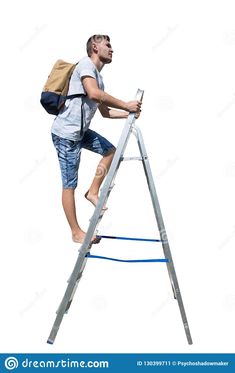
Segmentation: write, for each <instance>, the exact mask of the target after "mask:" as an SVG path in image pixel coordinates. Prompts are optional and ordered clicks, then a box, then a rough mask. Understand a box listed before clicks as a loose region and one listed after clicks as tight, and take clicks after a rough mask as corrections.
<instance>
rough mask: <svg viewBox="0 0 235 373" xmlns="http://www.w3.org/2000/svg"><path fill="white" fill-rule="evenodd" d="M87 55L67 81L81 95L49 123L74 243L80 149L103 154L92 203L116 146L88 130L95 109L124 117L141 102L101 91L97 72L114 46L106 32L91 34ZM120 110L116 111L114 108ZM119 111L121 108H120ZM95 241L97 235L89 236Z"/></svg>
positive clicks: (78, 238) (77, 238)
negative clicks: (121, 98)
mask: <svg viewBox="0 0 235 373" xmlns="http://www.w3.org/2000/svg"><path fill="white" fill-rule="evenodd" d="M87 54H88V56H87V57H84V58H83V59H81V61H80V62H79V63H78V65H77V66H76V68H75V70H74V72H73V74H72V76H71V79H70V84H69V91H68V95H72V94H77V93H81V94H83V96H81V97H76V98H73V99H68V100H66V103H65V105H64V107H63V108H62V109H61V111H60V113H59V115H58V116H57V117H56V118H55V120H54V122H53V125H52V130H51V132H52V140H53V143H54V145H55V148H56V150H57V154H58V158H59V163H60V169H61V176H62V183H63V190H62V204H63V208H64V212H65V215H66V217H67V220H68V223H69V225H70V228H71V232H72V239H73V241H74V242H78V243H82V242H83V240H84V237H85V234H86V233H85V232H84V231H83V230H82V229H81V227H80V226H79V224H78V220H77V216H76V206H75V198H74V191H75V189H76V187H77V178H78V167H79V162H80V153H81V149H82V148H85V149H88V150H91V151H93V152H95V153H98V154H100V155H102V156H103V157H102V159H101V161H100V162H99V164H98V167H97V170H96V175H95V177H94V179H93V181H92V183H91V186H90V188H89V189H88V191H87V193H86V194H85V197H86V198H87V200H89V201H90V202H91V203H92V204H93V205H94V206H96V204H97V202H98V198H99V189H100V186H101V183H102V181H103V180H104V178H105V175H106V174H107V172H108V170H109V167H110V165H111V162H112V159H113V156H114V153H115V147H114V146H113V145H112V144H111V143H110V142H109V141H108V140H106V139H105V138H104V137H102V136H101V135H99V134H98V133H96V132H95V131H92V130H90V129H89V125H90V122H91V119H92V118H93V116H94V114H95V112H96V109H97V108H99V110H100V113H101V114H102V116H103V117H105V118H111V119H115V118H127V116H128V114H129V113H130V112H134V113H136V117H138V116H139V114H140V109H141V102H140V101H129V102H124V101H122V100H119V99H117V98H115V97H112V96H110V95H109V94H108V93H106V92H105V91H104V84H103V80H102V76H101V75H100V71H101V70H102V68H103V67H104V65H106V64H108V63H111V62H112V55H113V49H112V46H111V44H110V38H109V36H107V35H93V36H92V37H90V38H89V39H88V42H87ZM115 109H119V110H115ZM120 110H121V111H120ZM92 242H93V243H96V242H98V240H97V239H96V237H93V238H92Z"/></svg>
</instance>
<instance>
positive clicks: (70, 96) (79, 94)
mask: <svg viewBox="0 0 235 373" xmlns="http://www.w3.org/2000/svg"><path fill="white" fill-rule="evenodd" d="M82 96H86V94H84V93H77V94H74V95H68V96H66V99H72V98H76V97H82Z"/></svg>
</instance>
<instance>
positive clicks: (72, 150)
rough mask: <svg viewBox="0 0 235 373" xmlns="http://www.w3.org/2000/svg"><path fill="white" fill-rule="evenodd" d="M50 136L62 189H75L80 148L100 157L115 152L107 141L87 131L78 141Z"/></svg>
mask: <svg viewBox="0 0 235 373" xmlns="http://www.w3.org/2000/svg"><path fill="white" fill-rule="evenodd" d="M51 135H52V141H53V143H54V146H55V148H56V151H57V155H58V159H59V163H60V170H61V178H62V184H63V188H65V189H68V188H71V189H75V188H76V187H77V181H78V168H79V163H80V156H81V150H82V148H84V149H87V150H91V151H92V152H94V153H97V154H100V155H102V156H105V155H107V154H108V153H110V152H111V151H115V146H113V145H112V144H111V143H110V142H109V141H108V140H107V139H105V138H104V137H102V136H101V135H99V134H98V133H97V132H95V131H92V130H90V129H88V130H87V131H86V132H85V133H84V136H83V138H82V140H79V141H72V140H68V139H64V138H62V137H59V136H57V135H55V134H54V133H52V134H51Z"/></svg>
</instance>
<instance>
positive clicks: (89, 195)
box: [85, 190, 108, 211]
mask: <svg viewBox="0 0 235 373" xmlns="http://www.w3.org/2000/svg"><path fill="white" fill-rule="evenodd" d="M85 198H86V199H87V200H88V201H90V202H91V203H92V205H93V206H95V207H96V205H97V203H98V201H99V197H98V195H97V194H92V193H90V191H89V190H88V191H87V192H86V194H85ZM102 210H103V211H105V210H108V207H106V206H104V207H103V208H102Z"/></svg>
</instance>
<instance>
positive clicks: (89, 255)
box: [86, 253, 169, 263]
mask: <svg viewBox="0 0 235 373" xmlns="http://www.w3.org/2000/svg"><path fill="white" fill-rule="evenodd" d="M86 257H87V258H95V259H106V260H112V261H114V262H124V263H146V262H147V263H150V262H152V263H153V262H165V263H167V262H169V259H131V260H126V259H115V258H108V257H107V256H99V255H91V254H90V253H87V254H86Z"/></svg>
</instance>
